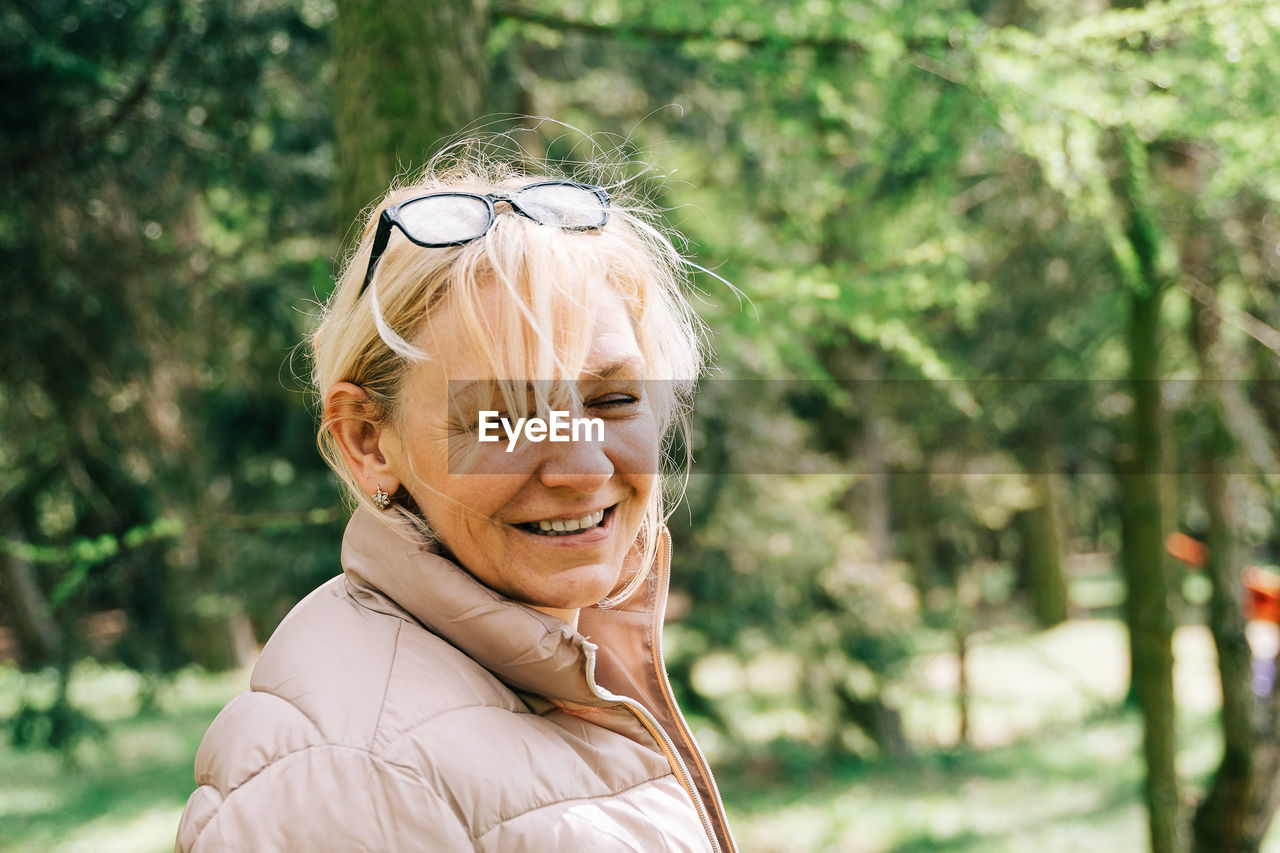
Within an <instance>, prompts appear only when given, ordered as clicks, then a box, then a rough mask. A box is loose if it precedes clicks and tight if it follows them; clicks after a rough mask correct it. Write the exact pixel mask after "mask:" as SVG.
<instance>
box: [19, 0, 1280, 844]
mask: <svg viewBox="0 0 1280 853" xmlns="http://www.w3.org/2000/svg"><path fill="white" fill-rule="evenodd" d="M0 88H3V90H4V91H5V93H6V94H5V95H4V98H3V100H0V123H2V127H3V135H2V137H0V176H2V178H3V180H2V182H0V270H3V272H2V273H0V275H2V276H3V279H2V280H3V289H2V290H0V293H2V294H3V308H4V312H3V321H2V322H3V326H2V329H3V334H0V595H2V598H0V628H2V629H3V630H2V631H0V720H3V721H4V724H3V726H4V735H5V737H4V742H3V745H2V746H0V765H3V766H4V767H5V771H4V773H3V774H2V776H3V778H2V779H0V848H3V849H14V850H30V849H42V850H54V849H89V850H95V851H99V850H110V849H121V850H140V849H152V848H154V849H163V848H165V847H167V846H168V845H170V844H171V843H172V836H173V832H174V830H175V828H176V822H177V818H178V815H179V813H180V811H181V808H182V805H183V802H184V801H185V798H186V796H187V794H188V793H189V792H190V790H191V789H192V787H193V786H194V782H193V780H192V778H191V765H192V760H193V756H194V749H195V745H196V743H197V742H198V739H199V737H200V735H201V734H202V732H203V730H204V728H205V726H207V724H208V722H209V720H210V719H212V716H213V715H214V714H215V713H216V711H217V710H218V708H220V707H221V705H222V704H223V703H224V702H225V701H226V700H227V699H228V698H229V697H230V696H231V695H232V694H233V693H234V692H236V691H237V690H239V689H242V688H243V687H244V685H245V683H246V678H247V675H246V673H247V670H246V667H247V666H248V665H250V664H251V663H252V660H253V656H254V654H255V652H256V649H257V647H258V644H259V643H260V642H262V641H263V640H264V639H265V638H266V637H267V636H269V634H270V633H271V631H272V629H273V627H274V626H275V625H276V623H277V622H278V621H279V620H280V618H281V617H282V616H283V615H284V614H285V613H286V612H287V611H288V609H289V608H290V607H291V606H292V605H293V604H294V603H295V602H296V601H297V600H298V599H299V598H301V597H302V596H303V595H304V594H306V593H307V592H308V591H310V590H311V589H312V588H314V587H315V586H316V585H318V584H319V583H321V582H322V581H324V580H325V579H327V578H328V577H330V576H332V575H333V574H334V573H335V572H336V571H337V569H338V566H337V563H336V556H337V544H338V541H339V538H340V536H341V532H342V528H343V523H344V520H345V515H346V513H345V510H344V509H343V507H342V506H341V505H340V501H339V496H338V490H337V488H336V485H335V482H334V479H333V478H332V477H331V476H330V474H329V473H328V471H327V469H326V468H325V467H324V466H323V464H322V462H321V460H320V457H319V455H318V454H317V452H316V450H315V447H314V428H315V417H314V414H315V413H314V410H313V403H312V401H311V400H310V398H309V397H308V394H307V391H306V388H305V377H306V376H307V373H308V367H307V365H306V364H305V360H304V358H303V357H302V355H301V354H300V353H299V351H298V350H297V349H296V345H297V343H298V341H299V340H300V339H301V338H302V337H303V335H304V333H305V332H306V330H307V329H308V328H309V325H310V324H311V323H312V322H313V321H314V319H315V317H316V314H317V304H318V302H319V301H321V300H323V299H324V298H325V297H326V296H327V294H328V293H329V291H330V289H331V288H332V285H333V275H334V273H335V271H336V269H337V264H338V263H339V259H340V258H341V256H342V253H343V251H344V249H345V247H346V242H345V241H346V240H347V239H348V238H349V236H350V235H349V234H348V231H347V229H348V227H349V223H351V222H352V221H353V220H354V219H355V217H356V215H357V213H358V211H359V210H360V209H361V208H362V207H363V206H364V205H365V204H367V203H368V202H369V201H370V200H372V199H373V198H375V197H376V196H377V195H378V194H379V193H380V192H381V190H382V189H383V188H385V185H386V183H387V182H388V181H389V180H390V179H391V178H392V177H393V176H394V175H395V174H396V173H397V172H398V171H399V170H400V169H401V168H404V167H411V166H414V165H420V164H421V163H422V162H424V160H425V158H426V156H427V155H428V153H429V151H430V150H432V149H433V148H434V147H435V146H437V145H438V144H439V142H440V140H442V139H444V138H445V137H448V136H450V135H451V134H453V133H455V132H457V131H459V130H461V129H463V128H464V127H467V126H472V127H480V126H484V127H496V128H497V129H510V128H515V127H524V128H525V129H526V131H527V132H526V133H525V134H524V135H523V136H522V138H523V139H524V140H525V141H526V143H528V144H529V145H531V146H533V147H534V148H535V150H536V151H537V152H538V153H539V154H541V155H543V156H545V157H547V158H548V159H550V160H552V161H561V160H572V159H573V158H574V157H581V156H583V154H584V153H589V152H590V148H589V146H586V147H584V145H583V140H582V138H581V136H578V135H575V134H572V133H567V132H565V130H564V129H563V128H561V127H559V126H557V125H554V124H552V123H550V122H544V123H536V122H531V121H527V120H522V119H520V118H518V116H520V115H541V116H551V117H555V118H556V119H557V120H559V121H562V122H567V123H569V124H572V125H573V126H575V127H577V128H581V129H583V130H586V131H590V132H593V133H600V134H606V135H605V136H602V137H597V138H596V144H603V145H604V146H605V147H606V148H610V149H612V150H614V151H615V152H616V153H619V154H621V155H623V156H625V157H628V158H630V160H631V162H633V163H634V164H635V166H634V168H633V169H632V170H631V173H630V174H629V177H630V178H631V179H632V180H633V181H635V182H637V184H638V185H639V186H642V187H644V189H645V192H646V193H647V194H648V195H649V196H650V197H651V198H653V199H654V200H655V201H657V202H658V203H659V204H660V205H661V206H662V207H663V208H664V209H665V211H666V216H667V219H668V221H669V223H670V225H672V226H673V227H674V228H676V229H678V230H679V231H680V232H681V233H683V234H684V235H685V237H686V239H687V245H686V250H687V251H688V253H689V255H690V257H691V258H692V259H694V260H696V261H697V262H698V263H700V264H702V265H704V266H707V267H710V268H713V269H714V270H716V271H717V273H718V274H719V275H721V276H723V277H725V278H726V279H728V280H729V281H731V282H733V283H734V284H735V285H736V286H737V287H739V288H740V289H741V290H742V291H743V293H744V294H745V296H746V299H747V301H746V302H744V301H743V300H741V299H739V297H738V296H736V295H735V294H734V293H732V292H731V291H730V290H729V289H728V288H726V287H725V286H723V285H722V284H720V283H719V282H717V281H715V280H714V279H713V278H711V277H709V276H699V278H698V284H699V286H700V287H701V289H702V291H703V292H702V293H701V294H700V295H699V296H698V305H699V309H700V311H701V312H702V314H703V316H704V317H705V318H706V320H707V322H708V324H709V325H710V327H711V329H712V330H713V332H714V339H713V345H714V347H715V349H716V352H717V360H718V364H719V367H720V373H719V374H718V377H717V378H716V379H714V380H712V381H709V382H707V383H705V384H704V387H703V390H702V392H701V394H700V399H699V402H698V411H697V415H696V421H695V438H696V443H695V447H694V454H695V457H696V460H697V462H696V467H695V474H694V476H693V477H692V479H691V481H690V485H689V490H688V498H687V502H686V504H684V505H683V506H682V507H681V508H680V509H679V510H678V511H677V512H676V514H675V515H674V517H673V518H672V529H673V534H674V536H675V539H676V543H677V548H676V564H675V566H674V580H673V583H674V587H675V597H674V599H673V608H672V613H671V624H670V647H669V649H668V657H669V663H670V666H671V669H672V674H673V678H674V680H675V682H676V684H677V689H678V691H679V692H680V694H681V695H682V697H683V701H684V702H685V705H686V708H687V709H688V711H689V712H690V715H691V718H692V721H693V723H694V724H695V727H696V729H697V731H698V734H699V738H700V740H701V741H702V742H703V743H704V744H705V745H706V747H707V749H708V752H709V753H710V757H711V759H712V762H713V764H714V765H716V766H717V767H718V768H719V774H720V776H721V778H722V781H723V787H724V792H725V798H726V801H727V805H728V806H729V809H730V813H731V817H732V819H733V822H734V824H735V827H736V831H737V834H738V839H739V843H740V845H741V846H742V848H743V850H745V851H797V850H835V851H885V850H897V851H926V850H948V851H962V850H964V851H968V850H972V851H978V850H982V851H990V850H1037V851H1041V850H1103V851H1128V850H1138V849H1146V848H1149V849H1151V850H1153V851H1156V853H1166V851H1179V850H1190V849H1195V850H1199V851H1215V852H1218V851H1251V850H1257V849H1259V848H1260V846H1262V847H1266V846H1267V845H1266V843H1265V841H1264V839H1266V838H1267V837H1270V839H1271V842H1270V849H1280V834H1277V833H1276V832H1272V833H1271V834H1270V836H1268V835H1267V831H1268V828H1269V827H1270V825H1271V821H1272V817H1273V814H1274V812H1275V810H1276V806H1277V803H1280V693H1278V692H1277V689H1276V683H1277V681H1276V679H1275V677H1274V674H1275V657H1276V652H1277V648H1278V647H1280V643H1277V641H1276V631H1275V620H1276V619H1278V618H1280V615H1278V612H1277V610H1276V609H1275V608H1274V606H1273V604H1274V597H1273V595H1274V592H1275V588H1276V587H1277V586H1280V583H1277V582H1276V578H1277V574H1276V572H1275V571H1273V570H1272V569H1270V568H1269V567H1270V566H1271V564H1272V563H1275V562H1277V561H1280V476H1278V475H1280V466H1278V465H1277V454H1280V385H1278V384H1277V380H1278V379H1280V360H1278V358H1277V353H1280V331H1278V330H1277V327H1280V214H1278V213H1277V210H1276V202H1277V199H1278V198H1280V145H1278V144H1277V140H1278V139H1280V3H1277V2H1270V1H1269V0H1254V2H1250V0H1192V2H1172V3H1167V4H1166V3H1145V4H1144V3H1142V2H1140V0H1139V2H1118V0H1117V2H1113V3H1110V4H1108V2H1106V0H1083V2H1079V3H1068V4H1058V3H1050V2H1048V0H903V2H890V0H795V2H765V0H707V2H702V3H690V2H670V0H596V2H591V3H587V2H585V1H584V0H563V2H555V0H517V2H500V1H499V0H489V2H484V0H433V2H421V1H420V0H417V2H414V0H300V2H285V0H15V1H14V2H9V3H6V4H5V5H4V7H3V8H2V9H0ZM494 116H516V117H515V118H506V119H501V120H498V121H496V124H495V120H494V119H493V117H494ZM645 164H650V165H651V168H647V167H646V165H645ZM1131 664H1132V665H1131Z"/></svg>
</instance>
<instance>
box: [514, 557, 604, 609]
mask: <svg viewBox="0 0 1280 853" xmlns="http://www.w3.org/2000/svg"><path fill="white" fill-rule="evenodd" d="M621 574H622V573H621V571H620V570H619V569H618V568H617V567H616V566H612V565H609V564H602V563H591V564H587V565H583V566H575V567H574V568H571V569H564V570H561V571H560V572H557V573H556V576H555V577H554V578H553V579H548V580H547V582H546V583H544V584H541V585H540V586H541V588H540V589H538V590H536V591H535V590H529V591H528V592H529V593H530V594H529V595H528V596H527V597H522V598H521V599H520V600H523V601H524V602H525V603H526V604H530V605H532V606H534V607H544V608H551V609H555V610H581V609H582V608H584V607H590V606H592V605H593V604H596V603H597V602H599V601H601V600H602V599H604V598H607V597H608V596H609V594H610V593H612V592H614V591H615V590H616V589H617V588H618V587H619V585H620V583H619V582H620V577H621Z"/></svg>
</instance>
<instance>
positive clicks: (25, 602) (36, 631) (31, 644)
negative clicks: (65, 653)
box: [0, 537, 62, 667]
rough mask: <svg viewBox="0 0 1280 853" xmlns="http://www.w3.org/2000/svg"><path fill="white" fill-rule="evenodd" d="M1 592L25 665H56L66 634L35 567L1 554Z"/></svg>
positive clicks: (7, 554)
mask: <svg viewBox="0 0 1280 853" xmlns="http://www.w3.org/2000/svg"><path fill="white" fill-rule="evenodd" d="M12 538H13V540H14V541H17V537H12ZM0 589H3V590H4V593H5V602H6V604H7V609H8V611H9V617H10V618H11V619H12V620H13V630H14V634H15V635H16V636H17V640H18V650H19V653H20V654H21V657H22V665H23V666H25V667H36V666H39V665H40V664H45V663H52V662H53V660H54V659H55V657H56V656H57V654H58V651H59V649H61V648H62V631H61V630H60V629H59V627H58V623H57V620H55V619H54V618H53V613H52V611H51V610H50V608H49V602H48V601H47V600H46V599H45V595H44V592H43V591H41V589H40V583H39V581H38V580H37V579H36V571H35V567H34V566H32V565H31V563H29V562H28V561H26V560H24V559H22V558H21V557H19V556H18V555H16V554H12V553H9V552H7V551H0Z"/></svg>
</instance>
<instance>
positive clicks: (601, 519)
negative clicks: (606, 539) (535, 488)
mask: <svg viewBox="0 0 1280 853" xmlns="http://www.w3.org/2000/svg"><path fill="white" fill-rule="evenodd" d="M613 506H616V504H615V505H611V506H608V507H603V508H601V509H598V510H594V511H592V512H588V513H586V514H585V515H579V516H572V515H570V516H564V515H560V516H556V517H553V518H544V519H542V520H540V521H524V522H517V523H516V524H514V525H513V526H514V527H516V528H517V529H519V530H522V531H524V532H526V533H532V534H533V535H535V536H541V537H551V538H556V539H564V538H573V539H575V540H577V541H578V542H582V541H585V537H586V535H587V534H588V533H591V532H593V531H604V530H605V529H606V527H607V524H608V519H607V516H608V514H609V512H610V511H611V510H612V509H613ZM592 541H595V540H594V539H593V540H592Z"/></svg>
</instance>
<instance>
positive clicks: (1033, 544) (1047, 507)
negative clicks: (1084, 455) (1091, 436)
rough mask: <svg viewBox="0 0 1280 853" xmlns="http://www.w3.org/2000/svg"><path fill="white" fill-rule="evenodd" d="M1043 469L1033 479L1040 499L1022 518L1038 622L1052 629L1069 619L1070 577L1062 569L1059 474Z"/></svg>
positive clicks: (1026, 563)
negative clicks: (1058, 492) (1057, 487)
mask: <svg viewBox="0 0 1280 853" xmlns="http://www.w3.org/2000/svg"><path fill="white" fill-rule="evenodd" d="M1040 470H1041V471H1043V472H1044V473H1041V474H1038V475H1036V476H1033V477H1032V478H1031V486H1032V488H1033V489H1035V491H1036V493H1037V494H1038V495H1039V502H1038V503H1037V505H1036V506H1033V507H1032V508H1031V509H1029V510H1027V511H1026V512H1024V513H1022V517H1021V521H1022V532H1023V545H1022V557H1023V571H1024V576H1025V578H1026V582H1027V591H1028V592H1029V593H1030V595H1031V612H1032V614H1033V615H1034V616H1035V619H1036V624H1037V625H1039V626H1040V627H1041V628H1052V627H1053V626H1054V625H1057V624H1058V623H1059V622H1065V621H1066V619H1067V603H1068V602H1067V578H1066V575H1065V574H1064V573H1063V571H1062V532H1061V526H1060V525H1061V520H1060V519H1059V515H1058V499H1057V489H1056V488H1055V487H1056V485H1057V484H1056V482H1055V481H1056V479H1057V475H1055V474H1052V473H1050V470H1051V469H1050V468H1048V467H1042V468H1041V469H1040Z"/></svg>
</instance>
